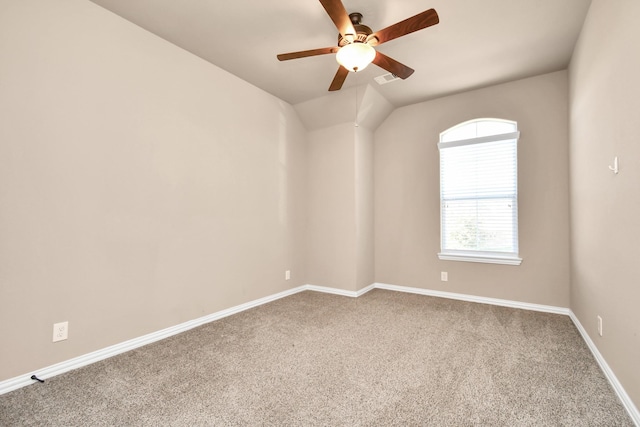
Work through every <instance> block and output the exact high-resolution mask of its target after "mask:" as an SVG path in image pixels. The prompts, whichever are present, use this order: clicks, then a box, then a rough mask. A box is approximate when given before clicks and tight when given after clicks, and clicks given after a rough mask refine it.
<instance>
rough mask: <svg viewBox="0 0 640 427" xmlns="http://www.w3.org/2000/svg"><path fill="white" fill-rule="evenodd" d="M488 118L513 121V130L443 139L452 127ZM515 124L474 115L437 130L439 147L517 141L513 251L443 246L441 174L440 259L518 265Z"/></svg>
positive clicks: (516, 178) (483, 120)
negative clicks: (461, 121) (447, 247)
mask: <svg viewBox="0 0 640 427" xmlns="http://www.w3.org/2000/svg"><path fill="white" fill-rule="evenodd" d="M487 121H489V122H502V123H506V124H509V125H512V126H514V129H515V131H514V132H508V133H502V134H496V135H489V136H480V137H475V138H469V139H460V140H446V139H449V138H446V136H447V134H449V133H450V132H451V131H454V130H457V129H460V128H462V127H464V126H470V125H473V124H475V123H478V122H487ZM517 126H518V124H517V122H514V121H511V120H503V119H495V118H480V119H473V120H469V121H466V122H463V123H460V124H458V125H456V126H453V127H451V128H449V129H447V130H445V131H444V132H442V133H440V142H439V143H438V149H439V150H442V149H447V148H452V147H460V146H465V145H471V144H474V145H475V144H482V143H487V142H497V141H506V140H515V144H516V159H515V162H516V177H515V180H516V182H515V203H516V209H514V211H513V218H512V225H513V227H514V228H515V235H514V236H513V239H514V241H513V246H514V249H515V252H513V253H511V252H490V251H477V250H453V249H445V248H444V247H443V246H444V241H445V235H444V222H443V218H444V217H443V203H444V200H443V195H442V194H443V193H442V178H441V183H440V247H441V249H440V252H439V253H438V258H439V259H441V260H446V261H464V262H480V263H489V264H507V265H520V264H521V263H522V258H520V256H519V248H518V234H519V229H518V209H517V204H518V190H517V187H518V182H517V181H518V177H517V175H518V173H517V170H518V166H517V162H518V160H517V144H518V138H519V136H520V132H519V131H518V130H517ZM443 140H446V141H443ZM440 162H441V163H440V170H441V173H442V160H441V161H440Z"/></svg>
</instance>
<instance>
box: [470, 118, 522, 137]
mask: <svg viewBox="0 0 640 427" xmlns="http://www.w3.org/2000/svg"><path fill="white" fill-rule="evenodd" d="M517 130H518V129H517V126H516V124H515V123H513V122H507V121H500V120H491V121H488V120H485V121H481V122H477V134H476V137H479V136H489V135H500V134H503V133H510V132H515V131H517Z"/></svg>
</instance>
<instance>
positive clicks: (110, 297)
mask: <svg viewBox="0 0 640 427" xmlns="http://www.w3.org/2000/svg"><path fill="white" fill-rule="evenodd" d="M0 76H1V82H0V236H1V237H0V328H1V331H0V335H1V336H2V348H3V350H2V353H1V358H2V363H0V381H1V380H4V379H7V378H11V377H14V376H16V375H22V374H25V373H29V372H31V371H32V370H35V369H38V368H42V367H45V366H48V365H51V364H54V363H56V362H60V361H63V360H68V359H71V358H73V357H76V356H79V355H82V354H86V353H89V352H91V351H94V350H97V349H101V348H104V347H107V346H109V345H112V344H116V343H120V342H123V341H125V340H128V339H131V338H135V337H139V336H141V335H144V334H147V333H150V332H155V331H158V330H160V329H163V328H166V327H169V326H173V325H177V324H180V323H182V322H184V321H187V320H190V319H194V318H198V317H200V316H203V315H207V314H210V313H214V312H216V311H219V310H222V309H225V308H228V307H231V306H234V305H237V304H241V303H245V302H247V301H251V300H253V299H257V298H260V297H264V296H267V295H271V294H274V293H277V292H279V291H283V290H286V289H289V288H293V287H295V286H299V285H301V284H304V283H305V282H304V278H305V272H304V255H303V253H304V247H303V245H304V242H303V240H302V238H303V237H304V217H305V214H306V212H305V211H304V207H305V205H306V202H305V198H306V195H305V194H306V188H305V177H306V170H305V169H306V167H305V164H306V144H305V138H306V132H305V130H304V128H303V126H302V124H301V123H300V122H299V120H298V118H297V116H296V114H295V112H294V111H293V109H292V107H291V106H289V105H288V104H286V103H284V102H282V101H280V100H278V99H276V98H274V97H273V96H271V95H269V94H266V93H265V92H262V91H260V90H258V89H256V88H255V87H253V86H251V85H249V84H247V83H245V82H243V81H241V80H240V79H238V78H236V77H234V76H232V75H230V74H228V73H226V72H224V71H222V70H221V69H219V68H217V67H215V66H212V65H211V64H209V63H206V62H204V61H203V60H201V59H199V58H197V57H195V56H193V55H191V54H189V53H188V52H186V51H183V50H181V49H179V48H177V47H175V46H174V45H171V44H169V43H167V42H165V41H163V40H161V39H159V38H158V37H156V36H153V35H151V34H150V33H148V32H146V31H144V30H142V29H140V28H138V27H136V26H134V25H132V24H130V23H128V22H127V21H125V20H123V19H121V18H119V17H116V16H115V15H113V14H111V13H110V12H107V11H106V10H104V9H102V8H100V7H98V6H96V5H95V4H93V3H91V2H88V1H84V0H69V1H63V2H60V1H57V2H50V1H45V0H41V1H36V0H21V1H4V2H2V4H1V5H0ZM285 269H291V270H292V280H290V281H285V280H284V270H285ZM65 320H67V321H69V322H70V326H69V339H68V340H67V341H63V342H59V343H52V342H51V340H52V339H51V336H52V324H53V323H54V322H60V321H65ZM9 349H10V351H8V350H9Z"/></svg>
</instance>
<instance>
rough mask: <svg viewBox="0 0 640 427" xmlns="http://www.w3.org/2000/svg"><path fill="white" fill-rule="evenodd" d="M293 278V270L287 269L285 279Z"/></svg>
mask: <svg viewBox="0 0 640 427" xmlns="http://www.w3.org/2000/svg"><path fill="white" fill-rule="evenodd" d="M289 279H291V270H287V271H285V272H284V280H289Z"/></svg>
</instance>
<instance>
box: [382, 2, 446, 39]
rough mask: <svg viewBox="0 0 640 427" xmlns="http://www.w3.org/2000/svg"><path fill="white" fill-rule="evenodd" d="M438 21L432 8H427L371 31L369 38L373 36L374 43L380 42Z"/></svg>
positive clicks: (436, 14)
mask: <svg viewBox="0 0 640 427" xmlns="http://www.w3.org/2000/svg"><path fill="white" fill-rule="evenodd" d="M438 22H440V18H439V17H438V13H437V12H436V11H435V10H434V9H429V10H425V11H424V12H422V13H419V14H417V15H415V16H412V17H411V18H407V19H405V20H404V21H400V22H397V23H395V24H393V25H391V26H388V27H387V28H384V29H382V30H380V31H377V32H375V33H373V34H372V35H371V36H370V38H371V39H373V37H375V38H377V39H378V40H377V42H376V43H375V44H382V43H385V42H388V41H389V40H393V39H397V38H398V37H402V36H404V35H407V34H411V33H413V32H414V31H418V30H422V29H424V28H427V27H430V26H432V25H436V24H437V23H438ZM373 40H375V39H373Z"/></svg>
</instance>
